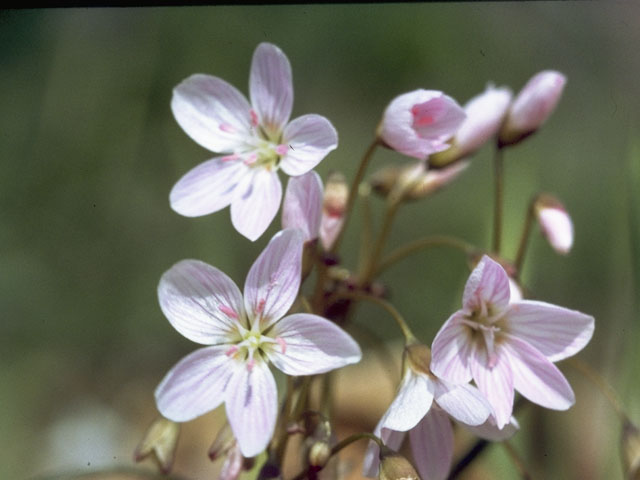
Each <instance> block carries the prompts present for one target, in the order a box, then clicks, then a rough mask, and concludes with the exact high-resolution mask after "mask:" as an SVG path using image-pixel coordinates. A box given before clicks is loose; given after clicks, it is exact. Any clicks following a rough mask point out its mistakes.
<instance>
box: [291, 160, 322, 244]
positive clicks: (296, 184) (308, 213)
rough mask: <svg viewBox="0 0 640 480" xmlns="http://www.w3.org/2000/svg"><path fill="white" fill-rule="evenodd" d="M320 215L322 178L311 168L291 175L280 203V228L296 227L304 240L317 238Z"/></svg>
mask: <svg viewBox="0 0 640 480" xmlns="http://www.w3.org/2000/svg"><path fill="white" fill-rule="evenodd" d="M321 217H322V180H321V179H320V175H318V174H317V173H316V172H314V171H313V170H312V171H310V172H307V173H305V174H304V175H300V176H299V177H291V178H290V179H289V183H288V184H287V191H286V192H285V194H284V202H283V204H282V228H283V229H285V228H297V229H298V230H300V231H301V232H302V233H303V235H304V241H305V242H309V241H312V240H315V239H316V238H318V235H319V232H320V219H321Z"/></svg>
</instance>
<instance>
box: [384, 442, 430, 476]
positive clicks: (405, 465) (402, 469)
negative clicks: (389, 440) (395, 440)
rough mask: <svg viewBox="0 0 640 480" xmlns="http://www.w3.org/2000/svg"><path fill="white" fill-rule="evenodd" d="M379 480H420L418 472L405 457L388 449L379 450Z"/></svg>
mask: <svg viewBox="0 0 640 480" xmlns="http://www.w3.org/2000/svg"><path fill="white" fill-rule="evenodd" d="M378 478H379V479H380V480H420V476H419V475H418V472H416V470H415V468H413V465H411V463H410V462H409V460H407V459H406V458H405V457H403V456H402V455H400V454H399V453H397V452H394V451H393V450H391V449H390V448H388V447H386V446H383V447H382V448H381V449H380V473H379V474H378Z"/></svg>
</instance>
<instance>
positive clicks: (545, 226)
mask: <svg viewBox="0 0 640 480" xmlns="http://www.w3.org/2000/svg"><path fill="white" fill-rule="evenodd" d="M534 210H535V214H536V218H537V219H538V223H539V224H540V228H541V229H542V233H543V234H544V236H545V237H546V238H547V241H548V242H549V244H550V245H551V247H552V248H553V249H554V250H555V251H556V252H557V253H560V254H562V255H566V254H567V253H569V250H571V247H572V245H573V223H572V222H571V217H570V216H569V214H568V213H567V211H566V210H565V208H564V206H563V205H562V204H561V203H560V202H559V201H558V200H557V199H556V198H554V197H552V196H550V195H540V196H539V197H538V199H537V200H536V202H535V206H534Z"/></svg>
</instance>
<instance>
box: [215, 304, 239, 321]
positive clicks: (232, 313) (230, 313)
mask: <svg viewBox="0 0 640 480" xmlns="http://www.w3.org/2000/svg"><path fill="white" fill-rule="evenodd" d="M218 310H220V311H221V312H222V313H224V314H225V315H226V316H227V317H229V318H233V319H237V318H238V314H237V313H236V312H235V311H234V310H233V309H232V308H231V307H227V306H226V305H218Z"/></svg>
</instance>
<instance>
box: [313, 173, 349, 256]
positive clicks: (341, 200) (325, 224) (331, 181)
mask: <svg viewBox="0 0 640 480" xmlns="http://www.w3.org/2000/svg"><path fill="white" fill-rule="evenodd" d="M348 199H349V187H348V186H347V181H346V179H345V178H344V175H342V174H341V173H337V172H334V173H332V174H331V175H329V178H328V179H327V185H326V186H325V189H324V200H323V203H322V218H321V220H320V241H321V242H322V247H323V248H324V249H325V250H329V249H330V248H331V246H332V245H333V242H335V240H336V238H337V237H338V234H339V233H340V230H342V225H343V223H344V213H345V208H346V206H347V201H348Z"/></svg>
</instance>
